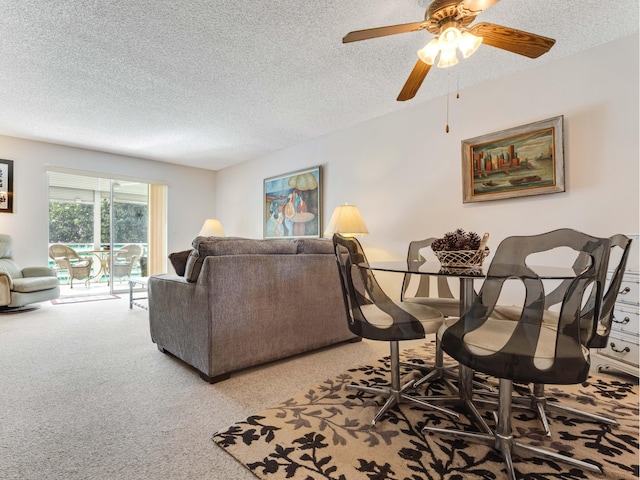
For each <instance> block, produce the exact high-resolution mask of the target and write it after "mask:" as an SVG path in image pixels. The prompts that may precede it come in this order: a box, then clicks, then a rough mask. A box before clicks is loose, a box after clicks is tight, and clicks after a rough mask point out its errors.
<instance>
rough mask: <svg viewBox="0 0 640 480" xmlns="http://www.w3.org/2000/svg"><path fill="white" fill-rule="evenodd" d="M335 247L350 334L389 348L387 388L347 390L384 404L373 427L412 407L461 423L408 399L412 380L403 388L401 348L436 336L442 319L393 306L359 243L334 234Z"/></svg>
mask: <svg viewBox="0 0 640 480" xmlns="http://www.w3.org/2000/svg"><path fill="white" fill-rule="evenodd" d="M333 245H334V251H335V255H336V261H337V264H338V271H339V273H340V280H341V286H342V293H343V299H344V305H345V310H346V313H347V320H348V323H349V329H350V330H351V331H352V332H353V333H355V334H356V335H358V336H360V337H363V338H367V339H370V340H380V341H386V342H389V345H390V350H391V357H390V362H391V365H390V370H391V383H390V386H389V387H386V388H381V387H370V386H367V385H356V384H350V385H348V388H352V389H355V390H358V391H361V392H365V393H370V394H373V395H377V396H381V397H383V398H385V399H386V401H385V403H384V405H383V406H382V407H381V408H380V410H379V411H378V412H377V413H376V415H375V416H374V417H373V419H372V421H371V424H372V425H375V424H376V422H377V421H378V420H380V418H382V416H383V415H384V414H385V413H386V412H387V411H388V410H389V409H390V408H392V407H394V406H395V405H397V404H400V403H411V404H412V405H417V406H420V407H426V408H429V409H434V410H438V411H441V412H444V413H446V414H448V415H451V416H454V417H458V414H457V413H455V412H453V411H451V410H448V409H445V408H442V407H439V406H436V405H433V404H431V403H429V402H428V401H425V400H423V399H421V398H416V397H414V396H412V395H410V394H409V393H408V390H410V389H411V388H412V387H413V384H414V380H411V381H409V382H407V383H405V384H404V385H401V384H400V382H401V379H400V351H399V342H400V341H403V340H416V339H421V338H425V335H426V334H427V333H435V332H437V331H438V329H439V328H440V327H441V326H442V322H443V316H442V314H441V313H440V312H439V311H437V310H435V309H433V308H430V307H426V306H424V305H419V304H417V303H409V302H396V301H393V300H391V298H389V297H388V296H387V294H386V293H385V292H384V291H383V289H382V288H381V287H380V285H379V284H378V282H377V280H376V278H375V276H374V275H373V272H372V271H371V270H369V269H367V268H366V265H368V263H367V258H366V256H365V254H364V250H363V249H362V246H361V245H360V242H358V240H356V239H355V238H353V237H345V236H343V235H340V234H335V235H334V236H333Z"/></svg>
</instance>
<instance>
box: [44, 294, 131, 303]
mask: <svg viewBox="0 0 640 480" xmlns="http://www.w3.org/2000/svg"><path fill="white" fill-rule="evenodd" d="M116 298H120V297H119V296H117V295H80V296H77V297H63V298H56V299H55V300H51V303H53V304H54V305H63V304H68V303H82V302H96V301H98V300H114V299H116Z"/></svg>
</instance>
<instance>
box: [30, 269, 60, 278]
mask: <svg viewBox="0 0 640 480" xmlns="http://www.w3.org/2000/svg"><path fill="white" fill-rule="evenodd" d="M22 275H23V276H24V277H25V278H28V277H55V276H56V272H55V270H54V269H53V268H49V267H25V268H23V269H22Z"/></svg>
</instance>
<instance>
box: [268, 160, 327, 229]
mask: <svg viewBox="0 0 640 480" xmlns="http://www.w3.org/2000/svg"><path fill="white" fill-rule="evenodd" d="M321 187H322V177H321V170H320V167H319V166H318V167H313V168H310V169H308V170H300V171H297V172H292V173H287V174H285V175H279V176H277V177H271V178H267V179H265V181H264V196H263V201H264V205H263V211H264V222H263V227H264V228H263V230H264V238H286V237H288V238H291V237H316V238H317V237H320V232H321V229H320V227H321V226H320V218H321V213H322V212H321V205H320V204H321V201H320V200H321V198H322V196H321V193H322V190H321Z"/></svg>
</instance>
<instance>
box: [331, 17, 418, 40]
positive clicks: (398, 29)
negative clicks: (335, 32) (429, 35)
mask: <svg viewBox="0 0 640 480" xmlns="http://www.w3.org/2000/svg"><path fill="white" fill-rule="evenodd" d="M424 28H425V22H424V21H422V22H413V23H403V24H401V25H389V26H387V27H378V28H369V29H367V30H355V31H353V32H349V33H347V34H346V35H345V36H344V37H343V38H342V43H350V42H357V41H360V40H368V39H370V38H378V37H386V36H387V35H395V34H397V33H407V32H417V31H418V30H422V29H424Z"/></svg>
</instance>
